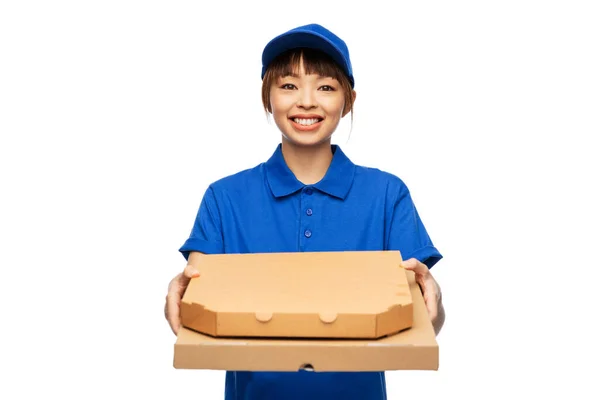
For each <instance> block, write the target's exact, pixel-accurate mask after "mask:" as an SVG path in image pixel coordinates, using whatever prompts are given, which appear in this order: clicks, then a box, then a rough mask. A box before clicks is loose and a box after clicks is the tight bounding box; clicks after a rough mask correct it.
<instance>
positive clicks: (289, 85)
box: [280, 83, 296, 90]
mask: <svg viewBox="0 0 600 400" xmlns="http://www.w3.org/2000/svg"><path fill="white" fill-rule="evenodd" d="M280 87H281V89H285V90H294V89H296V86H295V85H292V84H291V83H284V84H283V85H281V86H280Z"/></svg>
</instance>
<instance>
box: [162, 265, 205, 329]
mask: <svg viewBox="0 0 600 400" xmlns="http://www.w3.org/2000/svg"><path fill="white" fill-rule="evenodd" d="M198 276H200V273H199V272H198V270H196V269H195V268H194V267H192V266H191V265H189V264H188V265H187V266H186V267H185V269H184V270H183V272H182V273H179V274H177V275H176V276H175V277H174V278H173V279H172V280H171V282H170V283H169V291H168V293H167V298H166V302H165V318H166V319H167V321H169V325H170V326H171V330H172V331H173V333H174V334H175V335H177V332H179V328H180V327H181V319H180V316H179V310H180V305H181V298H182V297H183V294H184V293H185V289H186V288H187V287H188V284H189V283H190V280H191V279H192V278H196V277H198Z"/></svg>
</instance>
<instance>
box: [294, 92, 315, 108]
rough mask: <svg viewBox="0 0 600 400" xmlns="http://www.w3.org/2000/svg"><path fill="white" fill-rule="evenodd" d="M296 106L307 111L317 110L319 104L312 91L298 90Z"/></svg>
mask: <svg viewBox="0 0 600 400" xmlns="http://www.w3.org/2000/svg"><path fill="white" fill-rule="evenodd" d="M296 106H297V107H298V108H303V109H305V110H308V109H311V108H315V107H316V106H317V102H316V99H315V96H314V94H313V92H312V90H298V101H297V102H296Z"/></svg>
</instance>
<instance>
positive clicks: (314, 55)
mask: <svg viewBox="0 0 600 400" xmlns="http://www.w3.org/2000/svg"><path fill="white" fill-rule="evenodd" d="M300 63H302V65H303V66H304V71H305V72H306V73H307V74H319V75H321V76H329V77H332V78H334V79H336V80H337V81H338V82H340V84H341V86H342V89H343V90H344V100H345V106H344V112H346V111H350V113H351V116H352V113H353V112H354V96H353V94H352V92H353V90H352V85H351V83H350V80H349V79H348V77H347V76H346V74H345V73H344V71H343V70H342V69H341V68H340V67H339V66H338V65H337V64H336V63H335V62H334V61H333V60H332V59H331V58H330V57H329V56H328V55H327V54H325V53H323V52H321V51H318V50H313V49H307V48H298V49H292V50H288V51H286V52H284V53H282V54H280V55H279V56H278V57H277V58H275V59H274V60H273V62H271V64H270V65H269V67H268V69H267V71H266V73H265V77H264V78H263V83H262V102H263V107H264V109H265V111H266V112H267V113H270V112H271V85H272V84H273V82H274V81H276V80H277V79H279V78H281V77H284V76H288V75H293V74H297V73H298V72H299V70H300Z"/></svg>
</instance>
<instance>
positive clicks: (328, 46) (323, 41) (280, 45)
mask: <svg viewBox="0 0 600 400" xmlns="http://www.w3.org/2000/svg"><path fill="white" fill-rule="evenodd" d="M299 47H307V48H311V49H315V50H320V51H322V52H324V53H325V54H327V55H329V56H330V57H331V58H333V60H334V61H335V62H336V63H337V64H338V65H339V66H340V67H341V68H342V70H343V71H344V72H345V74H346V75H347V76H348V78H349V79H350V84H351V85H352V88H354V76H353V74H352V64H351V63H350V53H349V51H348V46H346V43H345V42H344V41H343V40H342V39H340V38H339V37H338V36H336V35H335V34H334V33H333V32H331V31H329V30H328V29H326V28H324V27H323V26H321V25H318V24H309V25H303V26H299V27H297V28H294V29H291V30H289V31H287V32H285V33H282V34H281V35H279V36H277V37H275V38H274V39H272V40H271V41H270V42H269V43H267V45H266V46H265V49H264V50H263V54H262V73H261V76H260V77H261V79H262V78H264V77H265V73H266V72H267V68H268V66H269V64H270V63H271V62H272V61H273V60H274V59H275V58H276V57H277V56H278V55H280V54H281V53H283V52H285V51H287V50H291V49H295V48H299Z"/></svg>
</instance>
